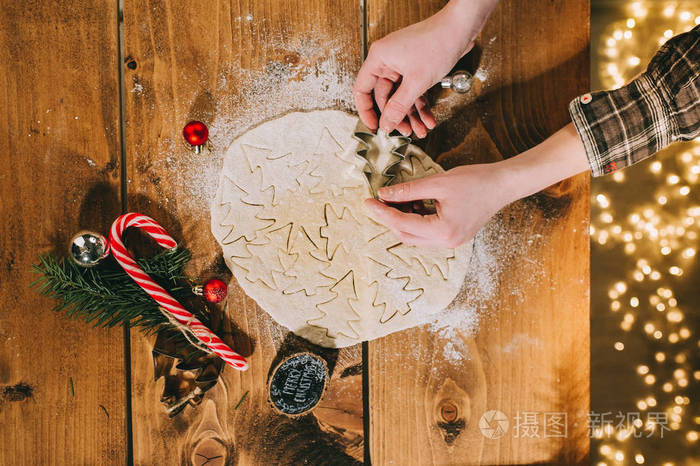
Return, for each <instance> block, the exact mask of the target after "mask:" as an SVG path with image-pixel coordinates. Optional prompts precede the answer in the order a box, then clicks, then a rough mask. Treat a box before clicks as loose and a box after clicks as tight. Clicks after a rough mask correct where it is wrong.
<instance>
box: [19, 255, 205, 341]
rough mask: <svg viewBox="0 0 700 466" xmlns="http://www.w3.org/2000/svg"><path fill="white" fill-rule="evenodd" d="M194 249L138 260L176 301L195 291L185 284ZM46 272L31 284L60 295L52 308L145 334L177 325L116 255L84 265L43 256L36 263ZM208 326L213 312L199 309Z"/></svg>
mask: <svg viewBox="0 0 700 466" xmlns="http://www.w3.org/2000/svg"><path fill="white" fill-rule="evenodd" d="M190 258H191V254H190V252H189V250H187V249H185V248H178V249H176V250H167V251H163V252H161V253H159V254H157V255H155V256H153V257H151V258H145V259H138V260H137V262H138V264H139V265H140V266H141V268H142V269H143V271H144V272H146V273H147V274H148V275H149V276H150V277H151V278H153V280H154V281H156V282H157V283H158V284H159V285H161V286H162V287H163V288H165V289H166V290H168V291H169V292H170V294H171V295H172V296H173V298H175V299H176V300H178V301H180V302H182V300H184V299H186V298H187V297H190V296H191V291H190V288H189V286H186V285H183V282H184V281H185V280H186V279H187V277H186V276H185V275H184V273H183V269H184V267H185V265H186V264H187V263H188V262H189V260H190ZM34 269H35V271H36V272H38V273H39V274H40V275H41V277H39V279H37V280H36V281H35V282H33V283H32V284H31V285H30V286H32V287H35V288H36V289H37V290H38V291H39V293H41V294H42V295H44V296H48V297H51V298H54V299H56V300H57V303H56V305H55V306H54V308H53V310H54V311H55V312H63V313H64V314H65V315H67V316H69V317H71V318H74V319H80V320H84V321H85V322H86V323H88V324H90V325H92V326H94V327H114V326H115V325H119V324H122V323H128V324H129V325H130V326H132V327H139V328H140V329H141V330H142V331H144V332H145V333H155V332H158V331H159V330H161V329H163V328H166V327H172V324H170V322H168V320H167V318H166V317H165V316H164V315H163V314H162V313H161V312H160V310H159V309H158V304H157V303H156V302H155V301H154V300H153V298H151V297H150V296H149V295H148V294H147V293H146V292H145V291H144V290H143V289H142V288H141V287H140V286H139V285H138V284H137V283H136V282H134V280H133V279H132V278H131V277H129V276H128V275H127V274H126V272H124V270H123V269H122V268H121V267H120V266H119V264H117V263H116V262H115V261H114V260H113V259H112V258H108V259H105V260H104V262H103V263H101V264H100V265H98V266H97V267H94V268H83V267H80V266H78V265H77V264H75V263H74V262H73V261H72V260H70V259H62V258H61V259H59V258H57V257H55V256H52V255H43V256H40V258H39V264H37V265H35V266H34ZM195 314H197V317H198V318H199V319H200V320H202V321H203V322H204V323H205V325H206V322H207V321H208V320H209V319H208V315H203V314H202V312H196V313H195Z"/></svg>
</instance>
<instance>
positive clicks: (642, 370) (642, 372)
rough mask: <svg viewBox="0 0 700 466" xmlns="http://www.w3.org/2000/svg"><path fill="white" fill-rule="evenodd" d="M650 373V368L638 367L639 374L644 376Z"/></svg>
mask: <svg viewBox="0 0 700 466" xmlns="http://www.w3.org/2000/svg"><path fill="white" fill-rule="evenodd" d="M648 373H649V366H646V365H644V364H642V365H639V366H637V374H639V375H644V374H648Z"/></svg>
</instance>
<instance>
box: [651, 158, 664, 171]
mask: <svg viewBox="0 0 700 466" xmlns="http://www.w3.org/2000/svg"><path fill="white" fill-rule="evenodd" d="M649 169H650V170H651V171H652V173H659V172H661V162H659V161H658V160H656V161H654V162H652V163H651V165H650V166H649Z"/></svg>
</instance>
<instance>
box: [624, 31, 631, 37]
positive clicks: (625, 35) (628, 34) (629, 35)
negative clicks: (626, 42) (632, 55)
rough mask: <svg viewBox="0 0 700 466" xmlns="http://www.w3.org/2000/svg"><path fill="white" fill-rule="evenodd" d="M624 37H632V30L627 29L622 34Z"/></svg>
mask: <svg viewBox="0 0 700 466" xmlns="http://www.w3.org/2000/svg"><path fill="white" fill-rule="evenodd" d="M622 37H624V38H625V39H631V38H632V31H625V32H624V34H622Z"/></svg>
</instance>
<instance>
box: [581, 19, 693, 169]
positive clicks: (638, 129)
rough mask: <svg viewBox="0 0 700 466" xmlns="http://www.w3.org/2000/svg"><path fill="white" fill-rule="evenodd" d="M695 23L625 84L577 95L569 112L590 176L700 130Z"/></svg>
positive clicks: (684, 138)
mask: <svg viewBox="0 0 700 466" xmlns="http://www.w3.org/2000/svg"><path fill="white" fill-rule="evenodd" d="M699 74H700V26H696V27H695V28H694V29H693V30H691V31H689V32H686V33H684V34H680V35H678V36H676V37H674V38H672V39H670V40H669V41H668V42H666V43H665V44H664V45H663V47H661V49H660V50H659V51H658V52H657V53H656V55H655V56H654V58H653V59H652V60H651V62H650V63H649V66H648V67H647V70H646V71H645V72H644V73H642V74H641V75H640V76H639V77H638V78H637V79H635V80H634V81H632V82H630V83H629V84H627V85H626V86H624V87H621V88H619V89H616V90H612V91H600V92H593V93H590V94H585V95H583V96H581V97H577V98H576V99H574V100H573V101H572V102H571V103H570V104H569V113H570V114H571V119H572V120H573V122H574V126H575V127H576V130H577V131H578V134H579V136H580V137H581V141H583V145H584V148H585V150H586V156H587V157H588V162H589V164H590V166H591V172H592V174H593V176H600V175H604V174H607V173H610V172H613V171H615V170H618V169H620V168H624V167H626V166H628V165H632V164H633V163H637V162H639V161H641V160H643V159H645V158H647V157H649V156H651V155H653V154H655V153H656V152H658V151H660V150H661V149H663V148H664V147H666V146H668V145H669V144H671V143H672V142H675V141H687V140H690V139H694V138H696V137H698V134H699V133H700V76H699Z"/></svg>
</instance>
